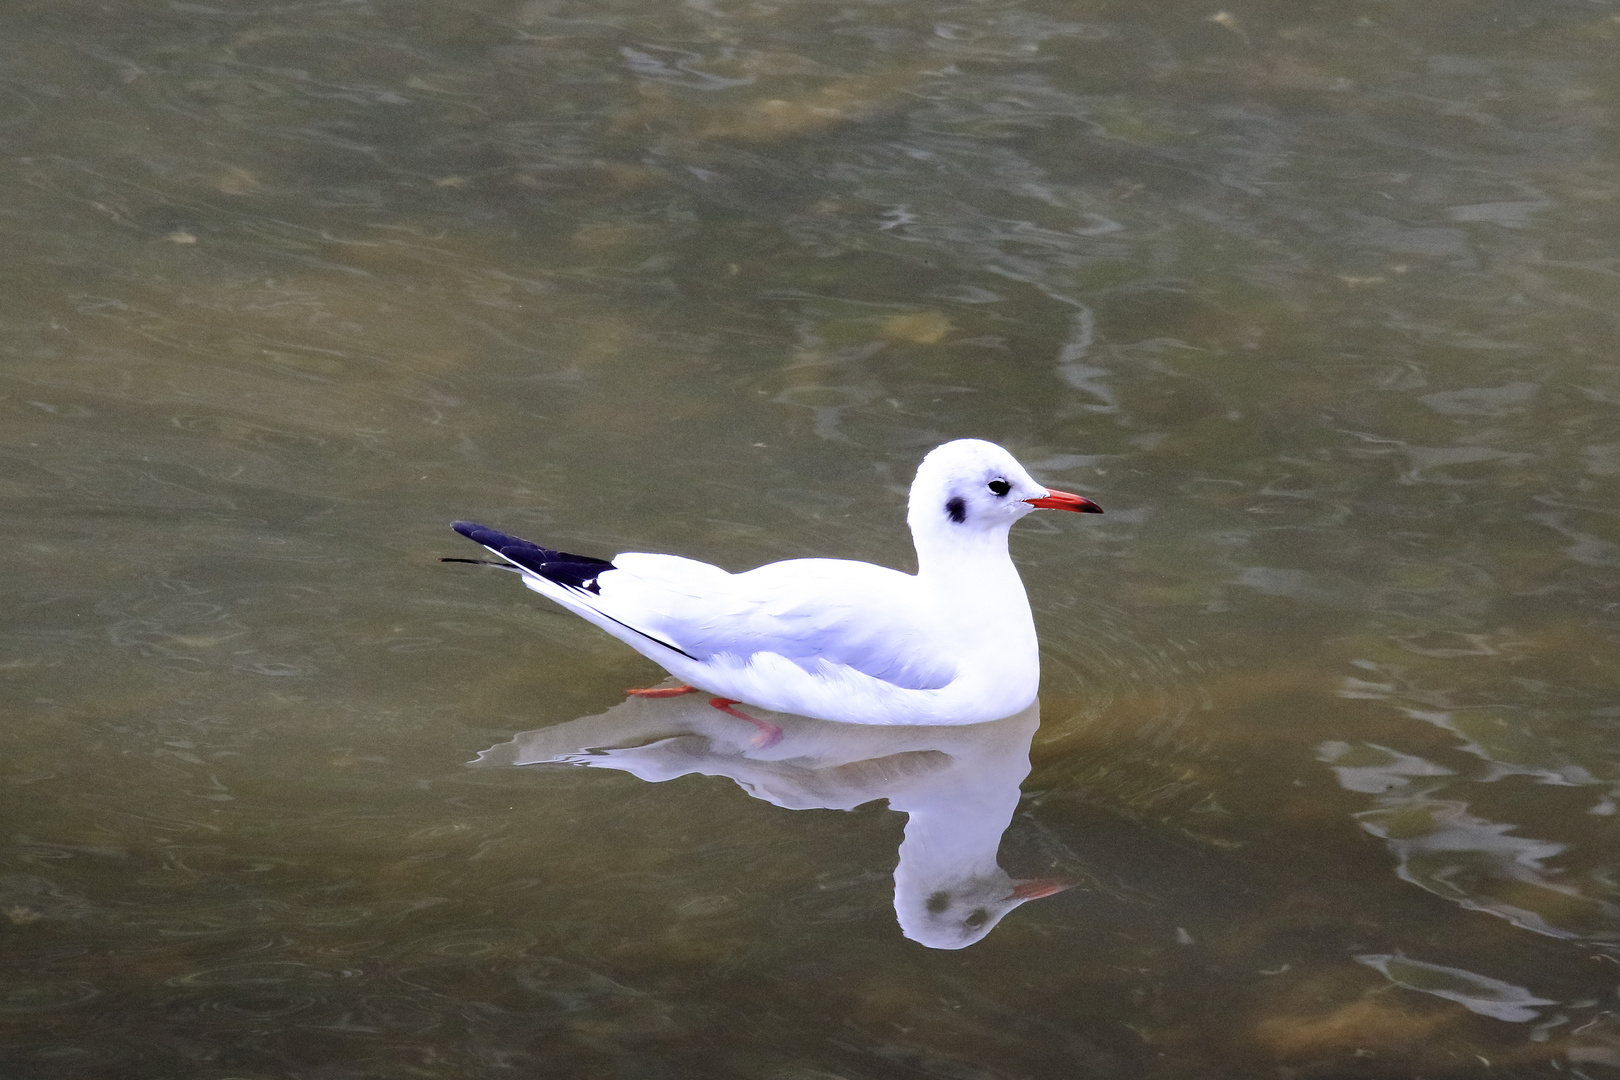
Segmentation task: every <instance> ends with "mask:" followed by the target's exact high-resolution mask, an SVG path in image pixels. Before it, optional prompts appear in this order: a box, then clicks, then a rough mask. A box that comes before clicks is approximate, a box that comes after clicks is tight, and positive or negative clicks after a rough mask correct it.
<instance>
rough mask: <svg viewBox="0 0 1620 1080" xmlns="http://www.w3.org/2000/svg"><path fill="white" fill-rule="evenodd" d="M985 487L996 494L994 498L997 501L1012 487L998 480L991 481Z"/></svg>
mask: <svg viewBox="0 0 1620 1080" xmlns="http://www.w3.org/2000/svg"><path fill="white" fill-rule="evenodd" d="M985 486H986V487H988V488H989V489H990V490H991V491H993V492H995V493H996V498H998V499H999V498H1001V497H1002V496H1003V495H1005V494H1007V492H1009V491H1011V490H1012V485H1011V484H1009V483H1007V481H1005V480H999V479H998V480H992V481H990V483H989V484H987V485H985Z"/></svg>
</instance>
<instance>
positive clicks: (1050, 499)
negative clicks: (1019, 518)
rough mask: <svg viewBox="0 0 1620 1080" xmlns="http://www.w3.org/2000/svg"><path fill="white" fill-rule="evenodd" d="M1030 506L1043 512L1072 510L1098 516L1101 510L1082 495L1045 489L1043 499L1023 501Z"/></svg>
mask: <svg viewBox="0 0 1620 1080" xmlns="http://www.w3.org/2000/svg"><path fill="white" fill-rule="evenodd" d="M1024 501H1025V502H1027V503H1029V505H1031V506H1038V507H1040V508H1041V509H1043V510H1073V511H1074V512H1075V513H1077V514H1100V513H1102V512H1103V508H1102V507H1100V506H1098V505H1097V504H1096V503H1094V502H1092V501H1091V500H1090V499H1088V498H1086V497H1085V496H1084V495H1070V494H1069V493H1068V492H1067V491H1054V490H1052V489H1051V488H1047V489H1046V497H1045V498H1043V499H1025V500H1024Z"/></svg>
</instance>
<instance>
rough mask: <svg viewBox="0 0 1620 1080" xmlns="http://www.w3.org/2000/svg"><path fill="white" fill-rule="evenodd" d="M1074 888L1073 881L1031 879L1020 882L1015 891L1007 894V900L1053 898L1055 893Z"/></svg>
mask: <svg viewBox="0 0 1620 1080" xmlns="http://www.w3.org/2000/svg"><path fill="white" fill-rule="evenodd" d="M1072 888H1074V882H1072V881H1059V880H1058V879H1057V878H1030V879H1029V880H1027V881H1020V882H1019V883H1018V884H1017V885H1016V886H1014V888H1013V891H1012V892H1010V893H1008V894H1007V896H1006V899H1008V900H1039V899H1040V898H1041V897H1043V896H1051V895H1053V894H1054V893H1060V892H1062V891H1063V890H1064V889H1072Z"/></svg>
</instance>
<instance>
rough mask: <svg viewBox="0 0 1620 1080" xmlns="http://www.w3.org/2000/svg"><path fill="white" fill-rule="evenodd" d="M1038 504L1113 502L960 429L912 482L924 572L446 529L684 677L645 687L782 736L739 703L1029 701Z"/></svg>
mask: <svg viewBox="0 0 1620 1080" xmlns="http://www.w3.org/2000/svg"><path fill="white" fill-rule="evenodd" d="M1037 507H1049V508H1052V509H1057V510H1074V511H1078V512H1081V513H1093V514H1100V513H1102V508H1101V507H1099V506H1098V505H1097V504H1096V503H1094V502H1092V501H1091V500H1090V499H1086V498H1083V497H1081V496H1079V495H1071V494H1068V493H1067V492H1062V491H1054V490H1052V489H1050V488H1047V487H1043V486H1042V485H1040V484H1037V483H1036V482H1035V481H1034V480H1033V479H1032V478H1031V477H1030V475H1029V473H1027V472H1025V471H1024V467H1023V466H1022V465H1020V464H1019V463H1018V461H1017V459H1015V458H1014V457H1013V456H1012V455H1011V454H1009V453H1008V452H1007V451H1006V450H1004V449H1002V448H1001V447H999V446H997V445H996V444H994V443H990V442H984V441H982V440H979V439H958V440H956V441H955V442H948V443H945V444H944V445H942V446H939V447H936V448H935V449H934V450H932V451H931V452H929V454H928V456H927V457H925V458H923V460H922V464H921V465H919V466H918V468H917V478H916V479H915V480H914V481H913V482H912V485H911V497H910V505H909V510H908V512H907V514H906V521H907V523H908V524H909V525H910V526H911V536H912V540H913V542H914V543H915V544H916V546H917V573H916V574H906V573H902V572H900V571H898V570H890V569H888V568H886V567H882V566H874V565H872V564H871V563H864V562H853V561H849V560H844V559H790V560H787V561H785V562H776V563H770V564H768V565H766V566H761V567H759V568H758V569H756V570H749V571H746V572H744V573H740V574H732V573H728V572H727V571H725V570H722V569H720V568H719V567H718V566H711V565H710V564H708V563H703V562H698V561H696V560H693V559H686V558H682V557H680V556H678V555H654V554H647V553H643V552H630V553H626V554H622V555H615V556H614V557H613V558H612V559H611V560H604V559H596V558H591V557H589V556H582V555H569V554H565V553H563V552H560V551H553V550H551V549H549V548H544V547H541V546H540V545H538V544H534V543H531V542H529V541H527V540H521V539H518V538H517V537H514V536H508V535H507V534H506V533H503V532H499V531H497V530H495V529H491V528H488V527H486V526H483V525H476V524H473V523H472V522H467V521H457V522H455V523H454V525H453V527H454V528H455V530H456V531H457V532H459V533H461V534H462V535H463V536H465V537H468V538H469V539H471V540H474V541H476V542H478V543H480V544H482V545H483V546H484V547H486V548H488V549H489V550H490V551H492V552H494V553H495V554H497V555H499V556H500V557H501V558H502V559H503V560H505V563H503V564H502V565H505V564H510V565H509V566H508V567H507V568H508V569H515V570H516V571H518V572H519V573H520V574H521V575H522V576H523V583H524V584H525V585H527V586H528V587H529V588H531V589H533V590H534V591H535V592H538V593H541V594H543V595H545V596H548V597H550V598H551V599H552V600H555V601H556V602H557V603H559V604H561V605H562V606H563V607H565V608H567V609H568V610H569V611H572V612H574V613H575V614H576V615H579V616H581V617H582V618H584V619H586V620H587V621H589V622H592V623H595V624H596V625H597V626H599V627H601V628H602V629H603V630H606V631H607V632H608V633H610V634H612V635H613V636H614V637H616V638H618V639H619V640H621V641H623V642H624V643H625V644H627V645H629V646H630V647H631V648H633V649H635V650H636V651H637V652H639V653H641V654H642V655H643V656H645V657H647V658H648V659H650V660H652V661H654V662H655V663H657V664H658V665H659V666H660V667H662V668H663V669H664V670H665V671H668V672H669V673H670V674H672V675H674V676H675V677H676V678H678V679H680V680H682V681H683V682H684V683H685V684H686V685H685V686H682V687H677V688H675V689H673V690H658V691H644V693H650V694H657V695H664V694H670V693H683V692H686V691H688V690H690V689H696V688H702V689H703V690H706V691H708V692H709V693H711V694H713V695H715V697H714V698H713V699H712V700H711V702H710V704H712V705H714V706H715V707H716V708H718V709H721V710H723V711H725V712H728V713H731V714H732V715H734V716H737V717H739V718H741V719H744V720H748V721H749V722H750V723H753V724H755V725H756V726H758V727H759V728H760V729H761V731H762V732H764V733H765V734H766V736H767V741H768V742H774V741H775V740H776V739H778V738H780V737H781V733H780V731H779V730H777V729H776V728H775V725H771V724H768V723H764V722H761V721H759V720H757V719H755V718H754V717H751V716H748V715H746V714H744V713H741V712H738V711H737V710H735V709H732V708H731V706H732V705H735V704H738V703H746V704H749V705H755V706H759V707H761V708H765V709H770V710H772V711H774V712H782V713H795V714H798V715H801V716H810V717H815V718H817V719H821V720H839V721H846V722H851V723H859V724H976V723H981V722H983V721H987V720H998V719H1000V718H1002V717H1004V716H1011V715H1012V714H1014V713H1017V712H1019V711H1021V710H1023V709H1025V708H1027V707H1028V706H1029V705H1030V704H1031V703H1032V702H1034V700H1035V694H1036V690H1037V689H1038V688H1039V684H1040V657H1039V650H1038V648H1037V644H1036V639H1035V622H1034V619H1033V618H1032V617H1031V615H1030V610H1029V598H1028V597H1027V596H1026V595H1025V593H1024V584H1023V582H1022V580H1020V579H1019V576H1018V570H1017V568H1016V567H1014V566H1013V562H1012V558H1011V556H1009V555H1008V553H1007V531H1008V529H1010V528H1011V527H1012V524H1013V522H1015V521H1017V520H1018V519H1019V518H1021V517H1023V516H1024V515H1025V514H1027V513H1029V512H1030V511H1032V510H1034V509H1036V508H1037ZM463 561H465V560H463Z"/></svg>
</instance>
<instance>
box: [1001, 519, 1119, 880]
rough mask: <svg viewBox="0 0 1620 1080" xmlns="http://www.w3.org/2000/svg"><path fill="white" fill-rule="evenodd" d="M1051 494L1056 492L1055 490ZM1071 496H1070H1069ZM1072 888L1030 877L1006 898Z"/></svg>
mask: <svg viewBox="0 0 1620 1080" xmlns="http://www.w3.org/2000/svg"><path fill="white" fill-rule="evenodd" d="M1053 494H1056V492H1054V493H1053ZM1073 497H1074V496H1072V495H1071V496H1070V498H1073ZM1098 513H1102V511H1100V510H1099V511H1098ZM1072 888H1074V882H1072V881H1059V880H1058V879H1057V878H1030V879H1029V880H1028V881H1020V882H1019V883H1018V884H1017V885H1016V886H1015V887H1014V888H1013V891H1012V892H1010V893H1008V894H1007V896H1006V899H1008V900H1039V899H1040V898H1041V897H1043V896H1051V895H1053V894H1054V893H1060V892H1062V891H1063V890H1064V889H1072Z"/></svg>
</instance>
